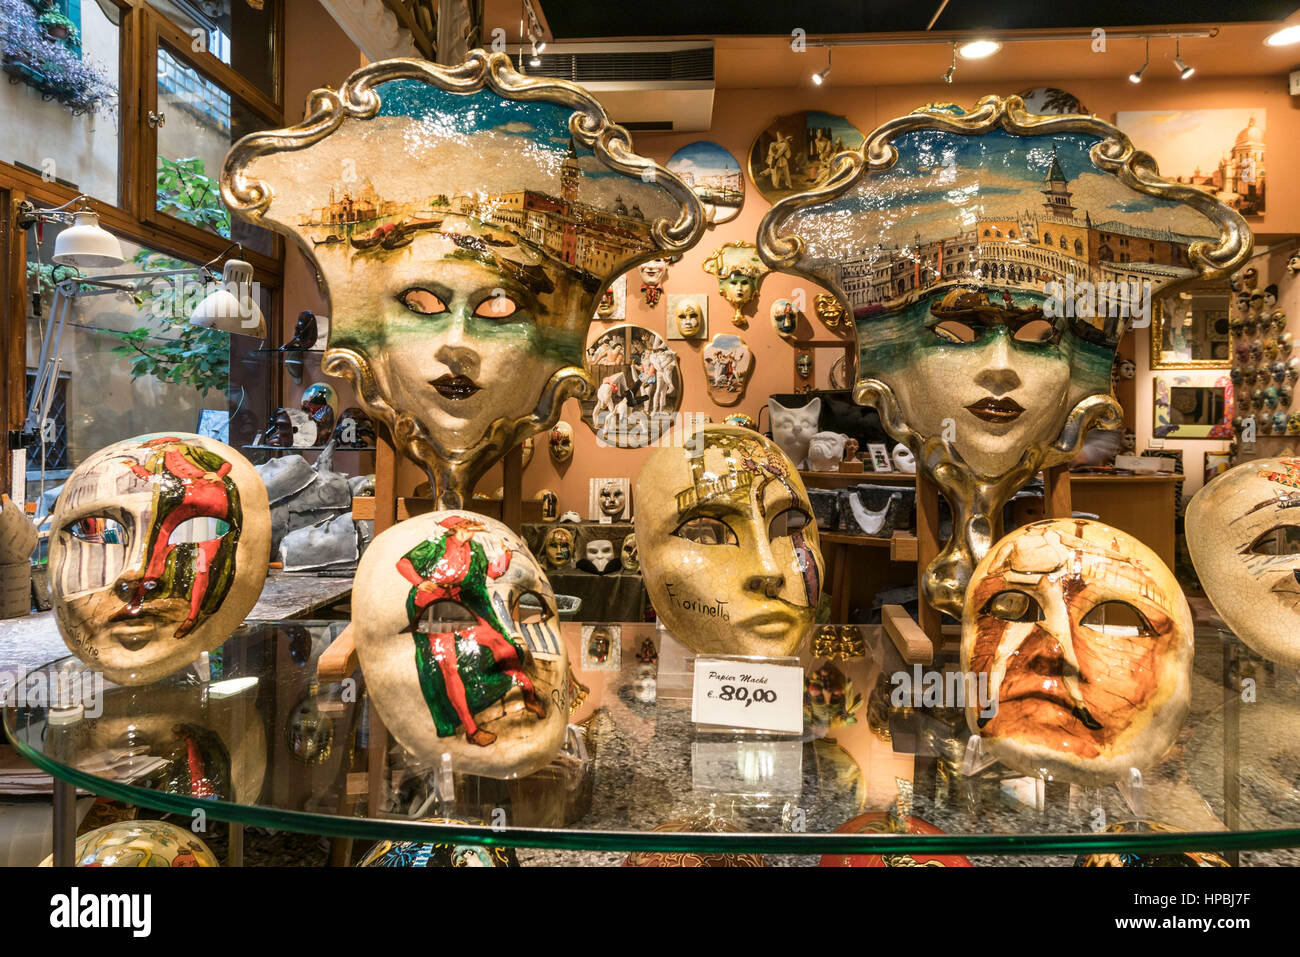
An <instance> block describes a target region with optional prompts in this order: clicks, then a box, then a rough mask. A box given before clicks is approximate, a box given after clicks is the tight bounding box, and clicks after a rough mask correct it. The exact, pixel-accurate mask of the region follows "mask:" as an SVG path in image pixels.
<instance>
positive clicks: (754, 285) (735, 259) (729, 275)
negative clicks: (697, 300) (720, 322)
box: [704, 242, 771, 326]
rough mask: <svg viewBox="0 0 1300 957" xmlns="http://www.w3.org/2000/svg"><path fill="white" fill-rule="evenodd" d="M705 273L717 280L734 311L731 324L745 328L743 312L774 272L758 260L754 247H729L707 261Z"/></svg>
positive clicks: (722, 247)
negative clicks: (764, 278) (769, 275)
mask: <svg viewBox="0 0 1300 957" xmlns="http://www.w3.org/2000/svg"><path fill="white" fill-rule="evenodd" d="M704 271H705V272H707V273H710V274H711V275H713V276H716V277H717V279H718V292H719V293H720V294H721V295H722V298H723V299H725V300H727V302H729V303H731V305H732V307H733V308H734V310H735V312H734V313H733V314H732V316H731V321H732V322H733V323H735V324H736V325H737V326H743V325H745V317H744V316H743V315H741V309H743V308H744V307H745V306H746V305H748V304H749V302H750V300H752V299H753V298H754V297H755V296H756V295H758V287H759V284H760V283H761V282H762V281H763V277H764V276H766V275H767V274H768V273H769V272H771V270H770V269H768V268H767V266H765V265H764V264H763V261H762V260H761V259H759V258H758V250H757V249H756V248H755V246H754V244H753V243H741V242H736V243H725V244H724V245H722V246H720V247H719V248H718V249H716V250H715V251H714V253H713V255H712V256H710V257H709V258H708V259H706V260H705V261H704Z"/></svg>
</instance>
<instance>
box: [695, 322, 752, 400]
mask: <svg viewBox="0 0 1300 957" xmlns="http://www.w3.org/2000/svg"><path fill="white" fill-rule="evenodd" d="M700 359H701V360H702V361H703V363H704V384H705V388H706V389H708V392H709V398H710V399H712V400H713V401H714V402H715V403H717V404H718V405H724V406H725V405H735V404H736V403H737V402H739V401H740V400H741V399H742V398H743V397H744V395H745V384H746V383H747V382H748V381H749V376H750V374H751V373H752V372H753V371H754V354H753V353H752V352H750V351H749V346H747V345H745V341H744V340H743V339H741V338H740V336H733V335H731V334H729V333H721V332H720V333H718V334H717V335H716V336H714V337H713V338H712V339H710V340H709V341H708V343H707V344H706V345H705V346H704V348H703V349H701V350H700Z"/></svg>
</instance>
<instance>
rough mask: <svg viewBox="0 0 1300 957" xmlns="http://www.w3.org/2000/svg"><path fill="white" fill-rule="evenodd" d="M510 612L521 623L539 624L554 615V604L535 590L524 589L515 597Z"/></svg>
mask: <svg viewBox="0 0 1300 957" xmlns="http://www.w3.org/2000/svg"><path fill="white" fill-rule="evenodd" d="M511 614H512V615H513V617H514V620H515V621H517V622H518V623H519V624H521V625H540V624H541V623H542V622H544V621H550V620H551V619H552V618H554V617H555V606H554V604H553V603H552V602H549V601H547V600H546V598H545V597H543V596H542V595H539V594H537V592H535V591H526V592H524V593H523V594H522V595H520V596H519V597H518V598H516V599H515V607H514V608H512V609H511Z"/></svg>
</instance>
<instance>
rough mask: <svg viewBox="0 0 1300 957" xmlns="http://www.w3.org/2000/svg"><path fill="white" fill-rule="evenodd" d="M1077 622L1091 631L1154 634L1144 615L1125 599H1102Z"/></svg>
mask: <svg viewBox="0 0 1300 957" xmlns="http://www.w3.org/2000/svg"><path fill="white" fill-rule="evenodd" d="M1079 624H1081V625H1083V626H1084V627H1085V628H1091V629H1092V630H1093V631H1100V632H1110V633H1113V634H1118V635H1134V634H1136V635H1155V633H1156V632H1155V629H1154V628H1152V627H1151V623H1150V622H1149V621H1147V619H1146V616H1145V615H1143V614H1142V612H1140V611H1138V610H1137V609H1136V608H1134V607H1133V606H1132V605H1130V604H1129V603H1128V602H1126V601H1103V602H1098V603H1097V604H1096V605H1094V606H1093V607H1092V610H1091V611H1089V612H1088V614H1086V615H1084V616H1083V618H1081V619H1080V620H1079Z"/></svg>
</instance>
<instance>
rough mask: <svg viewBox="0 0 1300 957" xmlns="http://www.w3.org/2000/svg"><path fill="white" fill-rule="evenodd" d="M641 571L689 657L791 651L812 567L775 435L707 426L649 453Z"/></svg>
mask: <svg viewBox="0 0 1300 957" xmlns="http://www.w3.org/2000/svg"><path fill="white" fill-rule="evenodd" d="M636 500H637V512H636V540H637V545H638V548H639V550H640V552H641V555H642V557H643V558H644V559H645V560H644V561H643V562H642V563H641V567H642V574H643V575H644V577H645V584H646V589H647V590H648V591H649V593H650V600H651V601H652V602H653V604H654V607H655V610H656V612H657V613H658V615H659V617H660V619H661V620H662V621H663V623H664V625H665V626H666V627H667V628H668V629H669V630H670V631H671V632H672V633H673V635H674V636H676V638H677V640H678V641H680V642H682V644H684V645H686V646H687V647H688V648H690V649H691V650H692V651H695V652H697V653H700V654H732V655H762V656H780V655H791V654H794V653H795V652H796V651H797V650H798V648H799V646H800V645H801V644H802V643H803V641H804V638H805V637H806V636H807V634H808V632H809V631H810V629H811V627H812V623H813V618H814V616H815V613H816V609H817V601H818V598H819V597H820V594H821V582H822V574H823V565H822V557H821V551H820V549H819V546H818V540H817V526H816V523H814V522H813V521H812V519H811V516H812V506H811V505H810V504H809V501H808V493H807V492H806V491H805V490H804V487H803V483H802V482H801V481H800V480H799V474H798V472H796V471H795V468H794V466H793V465H792V464H791V463H790V460H789V459H788V458H786V456H785V454H784V453H783V452H782V451H781V450H780V448H778V447H777V446H776V444H775V443H773V442H771V441H769V440H768V439H766V438H764V437H762V436H761V435H757V434H755V433H754V432H752V431H750V430H748V429H742V428H738V427H735V426H722V425H711V426H706V427H705V428H702V429H700V430H698V431H696V432H695V433H694V435H692V436H691V437H690V438H689V439H687V441H686V445H685V447H682V448H670V447H668V448H660V449H656V450H655V451H654V452H653V453H652V454H651V456H650V458H649V459H647V461H646V463H645V465H644V466H643V467H642V469H641V474H640V476H639V478H638V480H637V487H636Z"/></svg>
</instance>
